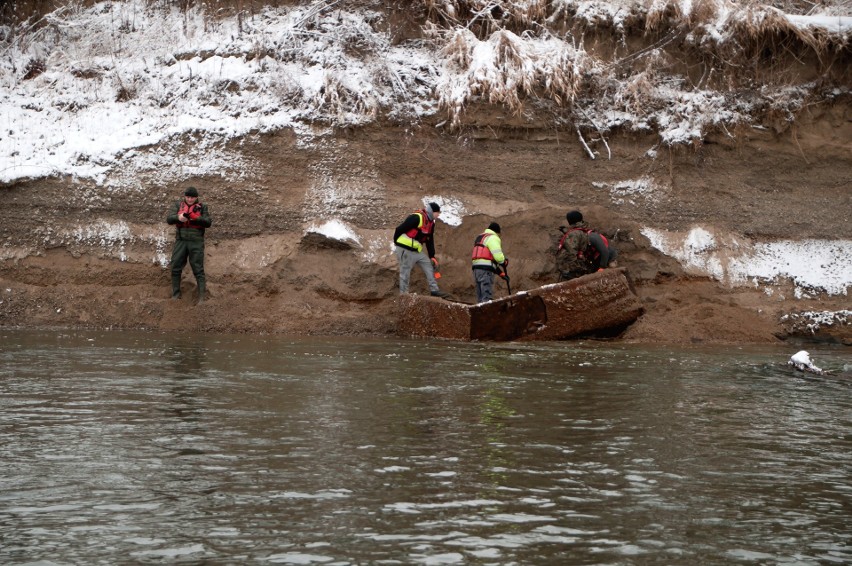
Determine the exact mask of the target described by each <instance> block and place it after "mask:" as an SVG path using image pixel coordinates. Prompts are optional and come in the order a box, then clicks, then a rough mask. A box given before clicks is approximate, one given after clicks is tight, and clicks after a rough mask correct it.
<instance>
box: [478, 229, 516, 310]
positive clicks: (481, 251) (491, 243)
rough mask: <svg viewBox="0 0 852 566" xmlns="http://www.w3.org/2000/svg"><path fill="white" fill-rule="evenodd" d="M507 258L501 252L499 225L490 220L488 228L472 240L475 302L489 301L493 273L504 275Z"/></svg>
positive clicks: (492, 292) (492, 289)
mask: <svg viewBox="0 0 852 566" xmlns="http://www.w3.org/2000/svg"><path fill="white" fill-rule="evenodd" d="M508 265H509V260H508V259H507V258H506V256H505V255H504V254H503V243H502V242H501V241H500V225H499V224H497V223H496V222H492V223H491V224H489V225H488V229H487V230H485V232H483V233H482V234H480V235H479V236H477V237H476V239H475V240H474V241H473V255H472V266H473V283H474V285H476V302H477V303H484V302H486V301H490V300H491V297H492V296H493V294H494V274H495V273H499V274H500V276H501V277H505V276H506V267H507V266H508Z"/></svg>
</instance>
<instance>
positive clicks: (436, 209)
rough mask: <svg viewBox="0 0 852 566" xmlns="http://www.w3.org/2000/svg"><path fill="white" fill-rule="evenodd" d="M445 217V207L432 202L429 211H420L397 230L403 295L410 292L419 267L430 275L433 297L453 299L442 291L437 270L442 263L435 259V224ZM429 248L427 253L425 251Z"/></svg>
mask: <svg viewBox="0 0 852 566" xmlns="http://www.w3.org/2000/svg"><path fill="white" fill-rule="evenodd" d="M440 216H441V207H440V206H438V204H437V203H434V202H430V203H429V204H428V205H427V206H426V208H423V209H421V210H416V211H414V212H413V213H411V214H410V215H408V217H407V218H406V219H405V220H403V222H402V224H400V225H399V226H397V227H396V230H395V231H394V233H393V243H394V246H395V247H394V254H395V255H396V258H397V259H398V260H399V292H400V293H408V282H409V279H410V278H411V270H412V268H414V266H415V265H419V266H420V269H422V270H423V273H424V275H426V281H427V282H428V283H429V291H430V292H431V293H432V296H433V297H441V298H442V299H448V298H450V295H449V293H444V292H443V291H441V290H440V289H439V288H438V282H437V281H436V280H435V268H436V267H437V266H438V260H437V258H435V238H434V236H435V221H436V220H438V218H439V217H440ZM424 247H425V248H426V253H424V249H423V248H424Z"/></svg>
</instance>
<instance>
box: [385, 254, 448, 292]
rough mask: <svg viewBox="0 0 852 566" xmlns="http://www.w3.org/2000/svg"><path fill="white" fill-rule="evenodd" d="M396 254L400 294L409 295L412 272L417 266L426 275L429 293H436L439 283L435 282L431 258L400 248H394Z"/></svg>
mask: <svg viewBox="0 0 852 566" xmlns="http://www.w3.org/2000/svg"><path fill="white" fill-rule="evenodd" d="M394 254H395V255H396V259H398V260H399V292H400V293H408V282H409V280H410V279H411V270H412V269H413V268H414V266H415V265H419V266H420V269H422V270H423V274H424V275H426V281H427V282H428V283H429V291H431V292H433V293H436V292H438V291H439V290H440V289H439V288H438V282H437V281H435V272H434V271H433V270H432V261H431V260H430V259H429V256H428V255H426V254H424V253H423V252H415V251H414V250H407V249H405V248H401V247H399V246H394Z"/></svg>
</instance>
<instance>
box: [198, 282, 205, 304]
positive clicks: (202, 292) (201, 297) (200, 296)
mask: <svg viewBox="0 0 852 566" xmlns="http://www.w3.org/2000/svg"><path fill="white" fill-rule="evenodd" d="M206 294H207V283H206V282H204V281H201V282H199V283H198V304H201V303H203V302H204V299H205V298H206Z"/></svg>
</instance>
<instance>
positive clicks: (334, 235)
mask: <svg viewBox="0 0 852 566" xmlns="http://www.w3.org/2000/svg"><path fill="white" fill-rule="evenodd" d="M307 232H315V233H317V234H321V235H323V236H325V237H326V238H330V239H332V240H338V241H340V242H354V243H356V244H359V245H360V244H361V238H359V237H358V234H356V233H355V231H354V230H353V229H352V227H351V226H349V225H348V224H346V223H345V222H342V221H340V220H337V219H334V220H329V221H328V222H325V223H323V224H319V225H318V224H314V225H312V226H311V227H310V228H308V230H307ZM307 232H306V233H307Z"/></svg>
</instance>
